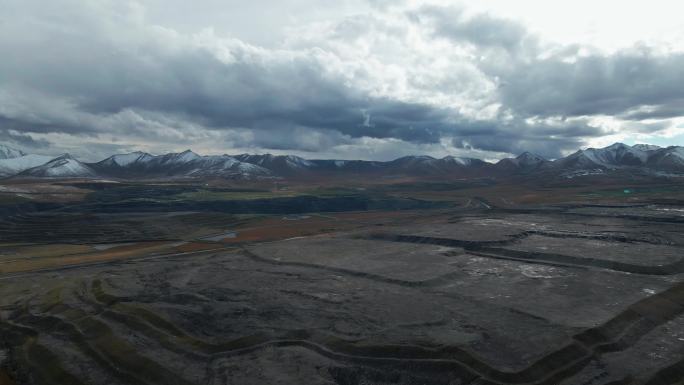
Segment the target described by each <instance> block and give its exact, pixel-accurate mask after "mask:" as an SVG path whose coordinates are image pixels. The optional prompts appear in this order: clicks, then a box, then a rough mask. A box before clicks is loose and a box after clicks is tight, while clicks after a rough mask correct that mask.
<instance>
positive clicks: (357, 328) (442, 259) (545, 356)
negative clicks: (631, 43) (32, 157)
mask: <svg viewBox="0 0 684 385" xmlns="http://www.w3.org/2000/svg"><path fill="white" fill-rule="evenodd" d="M70 215H71V214H70ZM159 215H160V217H159V218H160V222H162V221H161V218H162V216H161V214H159ZM208 216H209V217H210V216H211V215H209V214H206V213H205V214H203V216H202V218H203V221H204V225H206V223H213V222H212V219H211V218H209V217H208ZM21 218H24V217H21ZM62 218H64V217H62ZM92 218H95V219H92V221H93V222H92V228H93V229H99V227H98V226H101V227H102V234H110V233H109V231H110V230H108V229H107V228H106V224H107V223H109V222H107V221H103V220H101V218H102V217H100V216H96V217H92ZM163 218H166V219H164V221H167V222H168V223H169V224H170V225H173V226H175V227H174V229H175V230H174V231H183V232H187V231H189V230H188V228H187V226H188V225H187V224H185V223H183V222H182V221H181V222H179V221H176V220H172V219H169V218H175V217H171V216H169V215H166V214H165V216H164V217H163ZM181 218H182V217H181ZM217 218H218V219H217ZM220 218H222V217H216V218H214V219H213V221H219V222H220V221H221V219H220ZM388 218H390V217H389V216H388ZM225 220H226V221H228V219H225ZM232 220H234V218H232V219H231V221H232ZM27 221H28V219H27V220H25V221H24V222H22V223H23V224H22V226H25V227H24V230H22V231H14V232H12V227H11V226H9V227H7V225H6V227H5V230H6V231H8V234H9V233H11V234H15V235H16V236H17V237H20V236H26V235H27V231H28V230H26V229H27V228H31V226H34V227H40V224H39V223H40V221H35V220H34V221H33V222H30V221H28V222H27ZM288 221H289V222H293V223H295V222H297V221H293V220H291V218H288ZM288 221H284V222H288ZM682 222H684V216H683V215H682V212H681V210H679V208H678V207H675V206H672V207H671V206H662V205H660V206H658V205H650V206H648V205H642V206H640V207H638V209H635V208H634V207H628V206H624V207H623V206H610V207H608V206H600V205H587V206H581V205H579V206H577V205H576V206H572V207H570V206H553V207H532V206H528V207H525V208H524V209H514V208H507V209H485V208H482V207H478V208H475V209H459V208H454V209H439V210H425V211H418V212H417V214H416V215H415V216H414V217H412V219H411V220H406V219H405V220H395V219H382V216H380V219H374V220H373V221H366V222H363V223H360V224H359V225H358V226H356V227H354V228H347V229H346V230H339V229H338V230H335V231H332V230H331V231H324V232H322V233H321V234H318V235H313V236H303V237H295V238H292V239H282V240H277V241H271V242H233V243H231V244H225V247H224V249H223V250H220V251H211V252H200V253H195V254H192V255H176V256H168V257H154V258H136V259H130V260H123V261H115V262H106V263H100V264H95V265H88V266H71V267H67V268H60V269H52V270H46V271H40V272H26V273H21V274H13V275H8V274H6V275H0V333H1V334H0V336H1V339H2V341H1V342H2V347H0V362H2V364H0V367H1V368H2V369H1V370H0V384H3V385H5V384H14V383H16V384H24V383H26V384H255V385H257V384H259V385H260V384H343V385H347V384H349V385H351V384H354V385H361V384H378V385H379V384H383V385H384V384H406V385H409V384H411V385H413V384H430V385H432V384H435V385H436V384H445V385H446V384H450V385H455V384H478V385H482V384H550V385H551V384H563V385H571V384H572V385H608V384H611V385H615V384H649V385H660V384H662V385H666V384H682V383H683V382H682V381H684V358H683V357H684V253H682V251H684V232H682ZM140 223H143V224H145V223H151V222H150V214H146V216H145V217H144V221H142V222H140ZM226 223H227V224H229V223H234V222H230V221H228V222H226ZM100 224H101V225H100ZM27 226H28V227H27ZM131 226H133V227H131ZM85 227H88V226H85ZM146 228H148V231H149V232H150V234H152V235H155V234H159V235H158V237H160V238H168V236H169V234H168V231H169V230H168V229H165V228H164V226H159V225H158V224H157V227H156V228H155V227H153V226H148V227H146ZM116 230H117V231H121V232H124V233H125V232H128V233H135V234H144V233H140V232H138V231H135V225H130V226H126V225H125V223H124V224H123V225H120V226H118V227H117V228H116ZM57 234H59V231H58V232H57ZM98 234H99V233H98ZM68 235H69V237H71V238H78V236H79V234H78V233H69V234H68ZM71 238H70V239H71ZM100 238H102V239H103V240H109V238H108V237H106V236H102V237H100ZM100 238H96V239H100ZM237 240H238V241H239V233H238V238H237ZM91 241H92V240H91ZM233 241H234V240H233Z"/></svg>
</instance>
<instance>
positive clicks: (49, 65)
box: [0, 0, 684, 157]
mask: <svg viewBox="0 0 684 385" xmlns="http://www.w3.org/2000/svg"><path fill="white" fill-rule="evenodd" d="M379 3H385V2H379ZM10 4H11V6H10V7H8V9H9V10H10V12H9V14H10V16H7V13H6V14H5V16H4V17H2V16H0V18H1V19H0V21H1V22H0V52H5V53H8V54H7V55H5V56H4V57H3V59H2V60H0V130H3V131H0V133H1V132H5V135H8V134H7V133H8V132H10V130H11V131H12V132H15V133H16V132H19V133H23V134H20V139H22V140H25V141H28V140H30V138H31V137H30V136H28V135H27V133H37V134H46V133H66V134H71V135H77V136H88V135H90V136H98V135H110V136H112V137H117V136H118V135H127V136H128V137H129V138H140V139H141V140H147V141H154V140H156V139H157V138H159V137H160V136H161V135H166V136H167V137H165V138H164V141H166V142H170V141H175V142H177V143H179V144H184V145H185V144H187V143H186V142H187V141H189V140H191V138H195V137H198V136H202V135H203V134H201V133H202V132H219V133H224V134H225V135H226V136H230V137H231V138H230V143H232V144H233V145H235V146H241V147H244V148H264V149H281V150H288V149H295V150H302V151H311V152H316V151H320V150H321V149H326V148H331V147H334V146H336V145H350V144H353V142H354V140H355V139H358V138H363V137H371V138H379V139H387V140H392V139H400V140H402V141H405V142H408V143H414V144H425V143H440V142H442V141H443V140H445V139H446V140H449V141H451V142H452V143H454V144H455V146H456V147H460V148H476V149H478V150H485V151H496V152H519V151H522V150H535V151H538V152H540V153H542V154H544V155H546V156H550V157H554V156H557V155H559V154H560V153H561V152H562V151H565V150H569V149H573V148H576V147H578V146H580V145H581V144H582V143H583V142H584V141H585V140H586V139H587V138H593V137H599V136H602V135H604V134H605V132H604V131H603V130H601V129H600V128H598V127H594V126H592V125H590V124H589V121H588V120H587V119H584V118H581V119H577V118H575V119H572V118H573V117H585V116H590V115H603V114H609V115H621V116H625V117H627V118H628V119H632V120H639V119H643V118H645V117H647V116H661V117H671V116H679V115H680V113H678V107H681V103H682V100H684V89H683V88H682V87H681V84H684V75H683V72H682V71H683V70H682V68H684V59H683V57H682V55H675V54H672V55H658V54H655V53H653V52H651V51H648V50H635V51H630V52H618V53H616V54H613V55H607V56H601V55H598V54H591V55H579V52H580V48H579V47H564V49H561V50H558V49H557V50H555V51H553V52H555V53H552V54H545V53H546V52H545V51H544V50H545V49H546V48H544V47H542V46H541V45H540V44H539V42H538V40H537V38H536V37H534V36H531V35H530V33H529V32H528V31H527V30H526V29H525V28H524V27H523V26H521V25H519V24H516V23H515V22H512V21H509V20H501V19H497V18H495V17H493V16H491V15H486V14H485V15H474V16H466V15H465V14H464V13H463V11H462V10H460V9H455V8H443V7H441V8H440V7H429V8H427V7H424V8H421V9H420V10H419V11H416V12H412V13H411V14H410V18H411V20H413V21H412V22H413V23H418V24H419V25H421V27H422V28H424V29H428V30H430V31H431V32H430V34H432V36H433V38H434V37H437V38H439V39H448V40H449V41H452V42H454V43H455V44H466V45H467V46H468V47H470V49H473V50H474V52H475V53H477V55H479V56H481V59H479V60H477V61H475V62H474V63H470V64H468V65H469V67H468V68H469V69H468V71H470V72H468V71H465V72H462V73H459V74H456V75H454V76H453V79H457V80H458V81H452V83H453V84H452V83H448V84H445V83H444V82H441V81H433V80H432V79H431V78H429V77H428V78H426V77H415V78H412V77H408V78H407V79H406V83H407V84H408V85H411V86H415V85H416V84H419V85H420V87H417V88H420V90H421V92H428V93H429V92H430V91H431V87H433V88H432V91H433V92H434V93H442V94H444V93H448V92H449V90H451V89H454V90H455V91H459V89H460V88H461V87H465V88H469V89H470V88H474V89H476V88H478V86H479V83H478V82H481V81H482V80H481V79H479V78H477V79H475V75H481V76H483V77H485V78H488V79H490V80H491V81H492V83H494V84H495V85H496V86H497V87H498V88H494V90H493V91H492V92H493V93H494V94H495V97H494V98H493V102H496V103H499V104H500V107H499V112H498V113H496V112H495V113H494V114H493V115H494V117H492V114H491V113H490V114H487V115H486V116H488V117H486V118H474V117H472V116H467V115H464V114H462V113H461V112H460V110H459V107H458V106H454V105H453V104H451V103H442V104H439V103H430V102H428V101H422V100H421V99H410V98H409V99H402V98H401V96H396V97H395V96H394V95H391V94H389V95H388V94H377V93H372V92H370V91H368V88H372V87H368V88H362V87H358V86H356V85H355V83H353V82H350V81H349V77H348V76H346V75H349V74H348V73H344V71H342V70H340V68H342V67H339V66H338V67H335V65H336V64H338V63H337V61H342V60H343V59H342V58H341V57H340V56H335V55H336V54H335V52H334V51H332V50H326V49H324V48H325V47H326V46H325V44H321V45H320V46H321V47H324V48H318V45H317V44H315V41H314V43H310V44H309V45H308V46H297V48H296V49H266V48H260V47H255V46H251V45H249V44H246V43H244V42H242V41H240V40H238V39H226V38H221V37H217V36H215V35H214V34H213V33H211V32H204V33H202V34H196V35H187V34H185V35H184V34H179V33H177V32H175V31H173V30H170V29H165V28H162V27H159V26H153V25H149V24H148V23H147V22H146V21H145V18H144V16H142V15H141V13H140V12H138V11H136V9H137V8H135V7H133V8H131V9H129V8H126V7H125V6H123V5H118V4H119V3H115V2H107V1H103V2H97V3H88V4H86V5H84V4H82V3H81V2H78V1H71V0H61V1H58V2H54V3H50V4H48V5H43V4H39V3H37V2H32V1H22V2H20V1H12V0H10ZM381 8H384V7H381ZM370 19H372V18H370ZM354 20H356V22H348V23H347V24H349V25H353V27H354V28H352V29H351V30H350V29H349V28H333V30H334V31H335V32H334V33H335V39H337V43H340V42H344V40H345V39H347V38H348V39H350V40H353V41H356V42H358V41H363V40H364V39H368V38H369V37H368V36H366V35H367V34H368V33H369V32H368V31H367V30H365V29H364V28H366V26H368V25H371V24H372V30H373V32H374V33H375V32H377V33H386V34H387V36H385V37H384V39H390V38H392V37H395V38H398V36H404V38H405V36H409V35H410V34H408V33H404V34H402V33H400V32H401V28H402V27H401V26H400V24H399V23H398V22H396V23H394V24H392V25H391V26H388V27H386V28H385V27H383V26H382V25H381V24H382V21H380V20H369V17H368V16H366V18H361V19H354ZM371 21H372V22H371ZM403 22H406V21H402V23H403ZM406 23H409V22H406ZM338 27H339V25H338ZM368 28H371V27H368ZM383 28H384V29H383ZM345 31H346V32H345ZM383 31H385V32H383ZM388 31H391V32H388ZM397 31H399V32H397ZM343 32H344V33H343ZM347 35H350V36H351V37H349V36H347ZM305 41H309V40H305ZM388 41H389V40H388ZM399 46H401V44H400V45H399ZM435 54H438V53H435ZM331 58H332V59H331ZM352 64H354V66H356V67H354V66H351V67H353V68H356V70H355V71H357V72H358V73H359V74H363V76H366V78H363V76H361V75H360V76H361V78H363V79H364V81H367V82H371V83H372V82H382V80H378V79H374V78H373V76H374V75H373V74H377V72H372V71H367V69H366V66H367V63H366V62H365V61H364V62H363V63H361V64H362V65H358V63H352ZM347 71H349V70H347ZM445 71H446V70H445ZM438 75H440V74H438ZM441 75H444V76H441ZM441 75H440V76H437V77H435V79H438V80H444V79H448V78H449V77H448V76H446V74H441ZM471 75H472V76H473V79H475V80H472V82H471V81H469V79H463V77H468V76H471ZM445 81H446V80H445ZM428 99H429V98H428ZM644 106H647V107H648V108H642V107H644ZM679 111H681V110H679ZM529 117H535V119H531V120H530V119H526V118H529ZM566 117H568V118H571V119H570V120H566V119H565V118H566ZM536 118H539V119H536ZM547 118H550V119H552V120H553V119H555V121H553V122H549V121H547V120H548V119H547ZM233 133H235V135H233ZM14 135H15V136H16V135H17V134H14ZM205 136H206V135H205ZM1 138H2V137H0V139H1ZM17 140H19V139H17ZM125 147H126V145H124V144H122V145H120V146H119V145H116V146H114V147H112V148H111V149H114V148H125ZM100 149H101V150H103V151H104V150H105V148H104V147H102V148H100ZM97 150H98V149H94V150H93V151H97Z"/></svg>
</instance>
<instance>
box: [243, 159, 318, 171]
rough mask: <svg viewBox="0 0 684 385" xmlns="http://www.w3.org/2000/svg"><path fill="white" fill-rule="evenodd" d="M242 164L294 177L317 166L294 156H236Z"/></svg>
mask: <svg viewBox="0 0 684 385" xmlns="http://www.w3.org/2000/svg"><path fill="white" fill-rule="evenodd" d="M234 158H235V159H237V160H239V161H240V162H245V163H250V164H253V165H256V166H259V167H262V168H265V169H268V170H270V171H272V172H273V173H275V174H278V175H292V174H297V173H300V172H303V171H307V170H311V169H313V168H316V166H317V164H316V163H315V162H314V161H310V160H307V159H304V158H300V157H298V156H294V155H272V154H264V155H250V154H240V155H236V156H234Z"/></svg>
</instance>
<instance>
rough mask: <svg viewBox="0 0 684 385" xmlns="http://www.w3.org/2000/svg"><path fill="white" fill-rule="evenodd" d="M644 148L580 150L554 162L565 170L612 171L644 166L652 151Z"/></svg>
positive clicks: (626, 146)
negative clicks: (600, 169)
mask: <svg viewBox="0 0 684 385" xmlns="http://www.w3.org/2000/svg"><path fill="white" fill-rule="evenodd" d="M641 148H643V146H638V147H636V148H635V147H631V146H628V145H626V144H623V143H615V144H613V145H610V146H608V147H605V148H588V149H586V150H579V151H577V152H575V153H574V154H571V155H569V156H567V157H565V158H561V159H558V160H556V161H555V162H554V166H555V167H560V168H565V169H595V168H603V169H611V168H618V167H625V166H643V165H645V164H646V162H647V161H648V158H649V152H650V151H643V150H641Z"/></svg>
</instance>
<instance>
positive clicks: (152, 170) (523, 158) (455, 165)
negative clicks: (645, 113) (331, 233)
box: [0, 143, 684, 179]
mask: <svg viewBox="0 0 684 385" xmlns="http://www.w3.org/2000/svg"><path fill="white" fill-rule="evenodd" d="M0 156H4V157H8V156H9V157H11V158H3V159H0V177H9V176H17V177H51V178H60V177H65V178H67V177H103V178H122V179H127V178H132V179H138V178H188V177H189V178H193V177H228V178H258V177H265V176H268V177H272V176H276V177H298V176H323V177H325V176H332V175H348V176H349V175H378V176H382V175H411V176H424V175H432V176H436V175H445V176H448V175H451V176H454V175H458V176H459V177H469V176H478V177H479V176H490V175H491V176H497V175H498V176H503V175H515V174H526V175H534V174H535V173H537V172H539V173H544V174H545V175H547V173H556V174H557V175H568V173H573V174H572V175H575V174H577V175H585V174H586V173H583V171H586V170H590V171H592V172H595V171H596V170H598V171H601V172H610V170H618V169H619V170H632V169H634V170H640V171H639V172H642V173H643V172H644V171H646V172H651V171H656V172H661V171H666V172H668V173H669V172H675V173H684V147H677V146H671V147H667V148H661V147H658V146H652V145H645V144H637V145H634V146H628V145H626V144H622V143H615V144H613V145H611V146H608V147H605V148H588V149H585V150H579V151H577V152H575V153H573V154H571V155H569V156H567V157H565V158H560V159H556V160H555V161H549V160H546V159H544V158H543V157H542V156H539V155H536V154H533V153H530V152H524V153H522V154H520V155H519V156H518V157H516V158H508V159H502V160H501V161H499V162H497V163H496V164H491V163H487V162H484V161H482V160H480V159H475V158H459V157H454V156H446V157H444V158H441V159H438V158H433V157H431V156H405V157H402V158H398V159H395V160H392V161H387V162H380V161H364V160H307V159H304V158H301V157H298V156H293V155H271V154H265V155H249V154H242V155H237V156H229V155H211V156H202V155H198V154H196V153H194V152H192V151H190V150H186V151H183V152H179V153H170V154H165V155H151V154H148V153H145V152H139V151H138V152H132V153H129V154H118V155H113V156H110V157H108V158H106V159H104V160H102V161H100V162H97V163H82V162H80V161H78V160H76V159H74V158H73V157H71V156H69V155H67V154H65V155H63V156H60V157H58V158H54V159H52V158H50V157H47V156H41V155H26V154H24V153H23V152H21V151H19V150H14V149H11V148H9V147H7V146H2V145H0ZM587 175H588V174H587Z"/></svg>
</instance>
